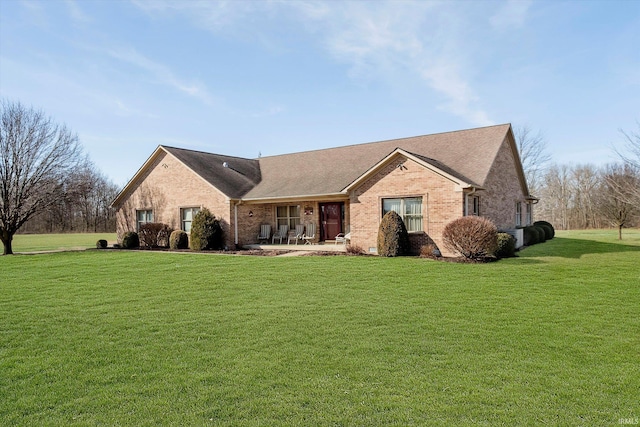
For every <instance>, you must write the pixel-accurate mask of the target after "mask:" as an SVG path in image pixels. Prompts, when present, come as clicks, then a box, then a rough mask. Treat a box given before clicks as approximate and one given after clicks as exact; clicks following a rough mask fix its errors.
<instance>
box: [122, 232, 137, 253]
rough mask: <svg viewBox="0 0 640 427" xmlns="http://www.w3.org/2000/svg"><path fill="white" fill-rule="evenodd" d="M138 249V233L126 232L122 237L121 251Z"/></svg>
mask: <svg viewBox="0 0 640 427" xmlns="http://www.w3.org/2000/svg"><path fill="white" fill-rule="evenodd" d="M137 247H140V239H139V238H138V233H136V232H135V231H127V232H126V233H124V236H122V248H123V249H135V248H137Z"/></svg>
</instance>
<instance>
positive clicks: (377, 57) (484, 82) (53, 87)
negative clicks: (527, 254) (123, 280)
mask: <svg viewBox="0 0 640 427" xmlns="http://www.w3.org/2000/svg"><path fill="white" fill-rule="evenodd" d="M639 46H640V1H638V0H624V1H615V0H614V1H595V0H591V1H589V0H585V1H526V0H521V1H471V0H464V1H463V0H460V1H444V2H439V1H438V2H436V1H419V2H409V1H389V2H387V1H367V2H365V1H359V2H339V1H326V2H325V1H312V0H309V1H304V0H299V1H226V2H211V1H196V0H186V1H154V0H130V1H129V0H113V1H107V0H103V1H97V0H77V1H73V0H68V1H62V0H44V1H37V0H0V96H2V97H3V98H8V99H10V100H17V101H20V102H22V103H24V104H26V105H28V106H34V107H36V108H39V109H42V110H44V111H45V112H46V113H47V114H49V115H50V116H52V117H53V118H54V119H55V120H56V121H59V122H64V123H66V124H67V125H68V126H69V127H71V128H72V129H73V130H74V131H76V132H77V133H78V135H79V137H80V140H81V142H82V144H83V146H84V147H85V149H86V151H87V152H88V153H89V155H90V157H91V159H92V160H93V161H94V163H95V164H96V165H97V166H98V167H99V168H100V169H101V170H102V171H103V172H104V173H105V174H106V175H108V176H109V177H111V178H112V179H113V180H114V182H116V183H117V184H120V185H122V184H124V183H126V181H127V180H128V179H129V178H131V177H132V176H133V175H134V174H135V172H136V171H137V169H138V168H139V167H140V166H141V165H142V163H143V162H144V161H145V160H146V159H147V157H148V156H149V155H150V154H151V153H152V152H153V150H154V149H155V148H156V147H157V146H158V145H159V144H165V145H171V146H177V147H185V148H191V149H196V150H202V151H208V152H215V153H220V154H228V155H234V156H241V157H249V158H256V157H258V156H259V155H262V156H268V155H274V154H282V153H288V152H293V151H305V150H313V149H319V148H326V147H335V146H340V145H347V144H357V143H363V142H372V141H380V140H384V139H392V138H401V137H408V136H415V135H423V134H430V133H437V132H445V131H450V130H458V129H467V128H473V127H478V126H485V125H491V124H500V123H512V124H514V126H522V125H527V126H529V127H530V128H531V129H532V130H534V131H538V130H540V131H542V132H543V133H544V135H545V137H546V141H547V145H548V151H549V152H550V154H551V155H552V157H553V160H554V161H556V162H558V163H567V164H568V163H571V164H579V163H594V164H601V163H604V162H610V161H613V160H615V156H614V154H613V151H612V147H613V145H614V144H618V143H620V142H621V141H622V138H621V134H620V133H619V129H626V130H635V129H637V125H636V122H637V121H638V120H640V47H639ZM291 167H298V168H301V169H303V168H304V165H291Z"/></svg>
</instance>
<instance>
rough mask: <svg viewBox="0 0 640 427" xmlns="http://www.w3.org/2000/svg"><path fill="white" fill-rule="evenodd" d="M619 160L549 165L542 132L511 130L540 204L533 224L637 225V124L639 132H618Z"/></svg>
mask: <svg viewBox="0 0 640 427" xmlns="http://www.w3.org/2000/svg"><path fill="white" fill-rule="evenodd" d="M621 135H622V138H621V139H622V141H623V142H622V146H620V147H619V148H615V149H614V151H615V152H616V153H617V155H618V159H619V160H618V161H617V162H613V163H610V164H606V165H602V166H597V165H594V164H579V165H566V164H557V163H552V162H551V161H550V159H551V157H550V156H549V155H548V154H547V152H546V141H545V139H544V136H543V135H542V134H541V133H535V134H534V133H533V132H531V131H530V130H529V128H527V127H525V128H515V129H514V136H515V138H516V142H517V145H518V149H519V151H520V153H521V158H522V163H523V167H524V170H525V174H526V175H527V182H528V183H529V189H530V192H531V194H532V195H534V196H536V197H538V198H539V199H540V201H539V203H538V204H537V205H536V206H535V208H534V218H535V219H536V220H545V221H549V222H550V223H552V224H553V225H554V227H555V228H557V229H560V230H569V229H588V228H609V227H615V228H617V229H618V232H619V237H620V238H622V230H623V228H625V227H639V226H640V122H639V123H638V131H635V132H624V131H621Z"/></svg>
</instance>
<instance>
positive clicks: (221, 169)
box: [162, 145, 261, 199]
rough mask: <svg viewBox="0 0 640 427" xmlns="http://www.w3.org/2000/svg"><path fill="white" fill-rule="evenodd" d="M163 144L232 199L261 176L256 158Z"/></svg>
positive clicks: (236, 197) (256, 182) (247, 188)
mask: <svg viewBox="0 0 640 427" xmlns="http://www.w3.org/2000/svg"><path fill="white" fill-rule="evenodd" d="M162 148H164V149H165V150H166V151H167V152H169V153H170V154H172V155H174V156H175V157H176V158H177V159H178V160H180V161H181V162H182V163H183V164H184V165H186V166H187V167H189V168H190V169H191V170H193V171H194V172H195V173H197V174H198V175H200V176H201V177H202V178H203V179H205V180H206V181H207V182H209V183H210V184H211V185H213V186H214V187H216V188H217V189H218V190H220V191H222V192H223V193H224V194H226V195H227V196H229V197H231V198H233V199H239V198H240V197H242V196H243V195H244V194H245V193H247V191H249V190H250V189H251V188H253V187H255V186H256V185H257V184H258V183H259V182H260V180H261V178H260V165H259V163H258V161H257V160H252V159H243V158H241V157H232V156H222V155H220V154H211V153H204V152H202V151H193V150H185V149H182V148H175V147H167V146H166V145H163V146H162ZM225 165H226V166H225Z"/></svg>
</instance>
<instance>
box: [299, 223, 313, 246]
mask: <svg viewBox="0 0 640 427" xmlns="http://www.w3.org/2000/svg"><path fill="white" fill-rule="evenodd" d="M315 238H316V225H315V224H314V223H312V222H311V223H309V224H308V225H307V230H306V231H305V233H304V234H303V236H302V240H304V244H305V245H310V244H311V241H312V240H313V239H315Z"/></svg>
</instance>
